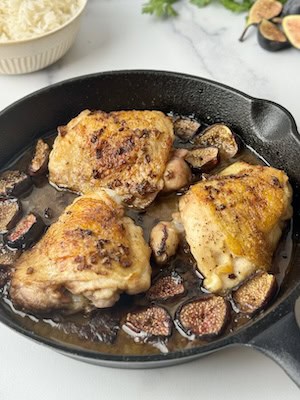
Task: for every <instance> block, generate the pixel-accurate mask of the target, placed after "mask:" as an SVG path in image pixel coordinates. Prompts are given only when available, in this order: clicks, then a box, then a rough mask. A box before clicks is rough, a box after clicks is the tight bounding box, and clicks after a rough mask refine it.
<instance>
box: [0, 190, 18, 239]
mask: <svg viewBox="0 0 300 400" xmlns="http://www.w3.org/2000/svg"><path fill="white" fill-rule="evenodd" d="M21 209H22V206H21V203H20V202H19V201H18V199H16V198H14V197H10V198H6V197H1V198H0V233H5V232H7V231H8V230H9V229H12V228H13V227H14V226H15V224H16V223H17V222H18V220H19V218H20V216H21Z"/></svg>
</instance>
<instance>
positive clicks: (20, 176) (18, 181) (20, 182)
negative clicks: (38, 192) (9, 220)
mask: <svg viewBox="0 0 300 400" xmlns="http://www.w3.org/2000/svg"><path fill="white" fill-rule="evenodd" d="M31 186H32V182H31V179H30V176H28V175H26V174H25V173H24V172H20V171H5V172H3V174H1V176H0V196H16V197H18V196H20V195H21V194H25V193H27V192H28V191H29V189H30V188H31Z"/></svg>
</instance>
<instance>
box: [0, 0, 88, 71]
mask: <svg viewBox="0 0 300 400" xmlns="http://www.w3.org/2000/svg"><path fill="white" fill-rule="evenodd" d="M86 4H87V0H82V1H81V6H80V8H79V10H78V11H77V13H76V14H75V15H74V16H73V17H72V18H71V19H70V20H68V21H67V22H66V23H65V24H64V25H62V26H60V27H59V28H57V29H55V30H53V31H51V32H47V33H45V34H42V35H39V36H35V37H33V38H31V39H24V40H14V41H9V42H0V74H26V73H28V72H33V71H38V70H39V69H43V68H45V67H47V66H48V65H50V64H53V63H55V61H57V60H59V59H60V58H61V57H62V56H63V55H65V54H66V52H67V51H68V50H69V49H70V47H71V46H72V44H73V43H74V41H75V38H76V35H77V33H78V30H79V24H80V18H81V15H82V12H83V10H84V8H85V6H86Z"/></svg>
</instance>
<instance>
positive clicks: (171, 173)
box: [163, 149, 192, 192]
mask: <svg viewBox="0 0 300 400" xmlns="http://www.w3.org/2000/svg"><path fill="white" fill-rule="evenodd" d="M187 153H188V151H187V150H185V149H179V150H177V151H176V152H175V153H174V155H173V157H172V158H171V160H170V161H169V162H168V164H167V165H166V169H165V172H164V176H163V179H164V188H163V191H164V192H175V191H176V190H180V189H182V188H183V187H185V186H187V185H188V184H189V183H190V182H191V180H192V173H191V170H190V168H189V166H188V164H187V163H186V162H185V161H184V157H185V156H186V155H187Z"/></svg>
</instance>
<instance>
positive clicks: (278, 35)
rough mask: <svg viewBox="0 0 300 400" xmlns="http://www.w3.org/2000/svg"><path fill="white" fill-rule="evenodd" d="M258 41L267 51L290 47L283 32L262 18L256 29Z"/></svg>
mask: <svg viewBox="0 0 300 400" xmlns="http://www.w3.org/2000/svg"><path fill="white" fill-rule="evenodd" d="M257 38H258V43H259V44H260V45H261V47H262V48H264V49H265V50H268V51H279V50H283V49H286V48H288V47H290V43H289V41H288V40H287V38H286V36H285V34H284V33H283V32H282V31H281V30H280V29H279V28H278V26H277V25H275V24H273V22H271V21H268V20H266V19H263V20H262V21H261V23H260V24H259V26H258V30H257Z"/></svg>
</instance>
